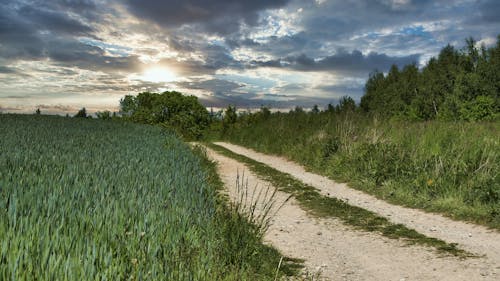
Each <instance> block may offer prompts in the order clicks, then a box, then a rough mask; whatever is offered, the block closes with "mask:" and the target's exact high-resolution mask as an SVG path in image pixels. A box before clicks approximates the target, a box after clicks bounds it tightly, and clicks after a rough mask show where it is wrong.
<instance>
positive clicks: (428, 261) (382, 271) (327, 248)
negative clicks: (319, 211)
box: [210, 143, 500, 280]
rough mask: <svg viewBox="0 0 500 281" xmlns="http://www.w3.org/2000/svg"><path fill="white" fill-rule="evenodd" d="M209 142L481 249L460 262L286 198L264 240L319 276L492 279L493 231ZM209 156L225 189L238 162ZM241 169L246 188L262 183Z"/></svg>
mask: <svg viewBox="0 0 500 281" xmlns="http://www.w3.org/2000/svg"><path fill="white" fill-rule="evenodd" d="M216 144H218V145H221V146H223V147H225V148H227V149H230V150H232V151H234V152H236V153H238V154H242V155H245V156H247V157H249V158H252V159H254V160H257V161H259V162H262V163H264V164H266V165H269V166H271V167H273V168H275V169H277V170H279V171H282V172H285V173H289V174H291V175H293V176H294V177H296V178H297V179H299V180H301V181H303V182H305V183H307V184H309V185H312V186H314V187H316V188H318V190H320V191H321V193H322V194H324V195H326V196H332V197H337V198H340V199H343V200H346V201H348V202H349V204H352V205H355V206H359V207H362V208H364V209H367V210H370V211H373V212H375V213H377V214H379V215H381V216H384V217H386V218H388V219H389V220H391V221H392V222H394V223H402V224H404V225H406V226H408V227H410V228H413V229H415V230H417V231H419V232H421V233H424V234H426V235H428V236H431V237H436V238H439V239H442V240H445V241H447V242H452V243H458V244H459V245H460V247H462V248H464V249H466V250H468V251H470V252H473V253H476V254H479V255H484V257H482V258H473V259H466V260H463V261H460V260H458V259H456V258H451V257H444V258H443V257H441V258H439V257H437V256H436V253H435V252H434V251H429V249H427V248H422V247H417V246H411V247H404V246H403V245H402V244H401V242H399V241H395V240H390V239H387V238H384V237H382V236H379V235H376V234H371V233H364V232H359V231H353V230H351V229H350V228H349V227H346V226H344V225H343V224H342V223H341V222H339V221H337V220H335V219H312V218H310V217H309V216H308V215H307V214H306V213H305V212H304V211H303V210H302V209H300V207H298V205H297V204H296V202H295V201H293V200H292V201H291V202H289V203H287V205H286V206H285V207H284V208H283V209H282V210H281V211H280V212H279V213H278V214H277V216H276V217H275V222H274V223H273V225H272V227H271V229H270V231H269V233H268V234H267V236H266V239H268V240H269V241H270V242H271V243H272V244H273V245H275V246H276V247H277V248H278V249H280V250H281V251H282V252H283V253H284V254H285V255H289V256H292V257H298V258H300V257H302V258H304V259H306V265H307V267H308V268H309V269H310V270H311V271H314V270H316V269H321V270H322V271H323V272H324V276H333V277H332V278H331V279H332V280H344V279H345V280H403V279H404V280H500V234H499V233H498V232H496V231H494V230H489V229H486V228H484V227H481V226H477V225H472V224H467V223H464V222H458V221H453V220H450V219H448V218H445V217H442V216H440V215H436V214H430V213H426V212H423V211H420V210H415V209H409V208H405V207H401V206H395V205H391V204H389V203H387V202H385V201H382V200H379V199H376V198H375V197H373V196H370V195H367V194H365V193H362V192H360V191H357V190H353V189H351V188H349V187H347V186H346V185H345V184H338V183H335V182H334V181H332V180H330V179H328V178H325V177H323V176H319V175H316V174H313V173H309V172H306V171H305V170H304V168H303V167H301V166H300V165H298V164H296V163H294V162H291V161H288V160H286V159H284V158H281V157H277V156H270V155H265V154H261V153H257V152H255V151H253V150H250V149H246V148H243V147H240V146H236V145H233V144H228V143H216ZM210 155H211V157H212V158H213V159H215V160H216V161H218V162H219V164H220V166H219V168H220V173H221V176H222V178H223V180H224V181H225V183H226V185H227V187H228V188H229V189H230V188H232V186H234V185H235V184H234V183H235V177H236V175H237V169H239V170H240V171H241V170H243V169H245V168H244V165H243V164H241V163H238V162H236V161H235V160H232V159H229V158H226V157H223V156H220V155H218V154H216V153H214V152H213V151H210ZM246 175H247V179H248V180H249V183H251V184H250V185H249V186H254V184H253V182H255V183H258V186H265V185H268V183H263V182H262V181H260V180H258V179H257V178H256V177H255V176H254V175H252V174H251V173H249V172H248V171H247V172H246ZM280 194H281V193H280ZM280 196H286V194H282V195H280Z"/></svg>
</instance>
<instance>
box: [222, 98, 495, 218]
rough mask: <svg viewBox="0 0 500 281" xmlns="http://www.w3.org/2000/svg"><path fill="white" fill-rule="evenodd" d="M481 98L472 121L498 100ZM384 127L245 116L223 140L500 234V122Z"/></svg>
mask: <svg viewBox="0 0 500 281" xmlns="http://www.w3.org/2000/svg"><path fill="white" fill-rule="evenodd" d="M477 99H478V101H477V103H478V105H477V106H476V107H474V108H468V109H467V112H468V114H470V117H467V118H469V119H470V120H477V119H484V116H486V115H490V114H491V112H486V113H483V110H484V109H485V108H486V109H488V108H490V110H492V109H491V108H492V104H493V103H494V101H493V100H492V99H484V97H482V96H478V97H477ZM469 105H470V104H469ZM472 112H475V113H474V114H475V115H472ZM476 114H477V115H476ZM249 120H252V122H251V123H250V122H249ZM381 120H382V121H381ZM381 120H380V119H377V118H373V117H369V116H366V114H364V113H362V112H354V113H351V114H342V113H335V114H332V113H331V112H328V111H326V112H321V113H319V114H314V115H313V114H297V113H295V112H293V111H292V112H291V113H273V114H272V115H271V116H270V117H269V118H268V119H267V120H265V121H260V120H258V119H255V118H252V117H251V115H250V116H248V115H247V116H245V117H240V118H239V120H238V121H237V122H236V124H234V126H232V127H231V128H230V129H229V130H227V131H226V132H225V134H224V135H221V136H220V137H221V138H222V139H225V140H228V141H231V142H233V143H236V144H241V145H244V146H247V147H251V148H254V149H256V150H258V151H261V152H265V153H271V154H278V155H283V156H286V157H288V158H290V159H292V160H294V161H297V162H299V163H301V164H303V165H305V166H306V167H307V168H309V169H312V170H314V171H315V172H318V173H320V174H323V175H326V176H329V177H332V178H334V179H336V180H339V181H346V182H349V183H350V184H351V186H353V187H356V188H359V189H361V190H364V191H366V192H368V193H372V194H374V195H376V196H378V197H380V198H383V199H386V200H389V201H391V202H394V203H397V204H403V205H408V206H411V207H418V208H424V209H427V210H431V211H438V212H443V213H445V214H448V215H450V216H453V217H456V218H461V219H467V220H472V221H476V222H479V223H483V224H486V225H489V226H492V227H496V228H500V201H499V199H498V198H499V196H498V191H499V190H500V177H499V174H500V161H499V157H500V151H499V149H498V147H499V143H500V134H499V130H500V127H499V123H498V122H482V123H467V122H457V123H455V122H443V121H438V120H436V121H432V122H430V121H429V122H419V123H417V122H410V121H397V120H392V121H390V120H387V119H381Z"/></svg>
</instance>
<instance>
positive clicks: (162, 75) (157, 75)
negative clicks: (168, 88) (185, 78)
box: [141, 67, 177, 83]
mask: <svg viewBox="0 0 500 281" xmlns="http://www.w3.org/2000/svg"><path fill="white" fill-rule="evenodd" d="M176 79H177V75H176V74H175V73H174V72H173V71H172V70H170V69H167V68H164V67H155V68H151V69H148V70H146V71H144V73H143V74H142V76H141V80H144V81H148V82H154V83H161V82H172V81H175V80H176Z"/></svg>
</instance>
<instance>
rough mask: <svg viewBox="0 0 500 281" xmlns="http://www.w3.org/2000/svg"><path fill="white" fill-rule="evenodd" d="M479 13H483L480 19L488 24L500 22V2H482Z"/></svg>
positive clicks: (495, 0)
mask: <svg viewBox="0 0 500 281" xmlns="http://www.w3.org/2000/svg"><path fill="white" fill-rule="evenodd" d="M479 11H480V13H481V16H480V19H481V20H482V21H484V22H487V23H499V22H500V1H498V0H486V1H481V2H480V5H479Z"/></svg>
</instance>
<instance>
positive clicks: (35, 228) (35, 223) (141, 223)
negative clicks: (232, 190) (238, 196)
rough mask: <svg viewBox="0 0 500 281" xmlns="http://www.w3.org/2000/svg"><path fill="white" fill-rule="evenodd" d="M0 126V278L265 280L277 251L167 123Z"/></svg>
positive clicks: (51, 120)
mask: <svg viewBox="0 0 500 281" xmlns="http://www.w3.org/2000/svg"><path fill="white" fill-rule="evenodd" d="M0 131H1V132H4V133H5V134H3V135H2V138H0V155H1V157H0V237H1V239H0V279H1V280H274V278H275V276H276V274H277V267H278V263H279V262H280V259H281V256H280V254H279V253H278V252H277V251H276V250H275V249H273V248H271V247H268V246H264V245H263V244H262V243H261V237H262V233H261V232H260V228H259V227H258V226H255V225H252V224H250V223H249V220H248V219H249V218H248V217H246V216H244V215H240V214H239V213H238V212H236V211H235V208H232V207H231V208H228V207H226V205H225V203H226V202H225V201H224V199H223V198H220V197H219V195H217V192H216V191H217V189H219V188H221V182H220V180H219V179H218V177H217V175H216V173H215V170H214V166H213V165H214V164H213V163H210V162H209V161H208V160H207V159H206V158H204V157H203V154H202V153H200V152H197V153H193V152H192V151H191V150H190V149H189V147H188V146H187V144H185V143H183V142H182V141H181V140H179V139H178V138H176V137H175V136H174V135H173V134H172V133H171V132H168V131H165V130H162V129H161V128H159V127H153V126H146V125H139V124H133V123H129V122H118V121H117V122H109V121H102V120H95V119H94V120H89V119H86V118H64V117H56V116H43V115H31V116H30V115H12V114H1V115H0ZM293 270H294V269H293V267H290V266H288V265H287V263H286V262H285V263H284V264H283V265H282V267H281V270H280V271H279V272H278V275H279V276H281V275H283V274H284V273H289V274H291V273H293V272H294V271H293Z"/></svg>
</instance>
